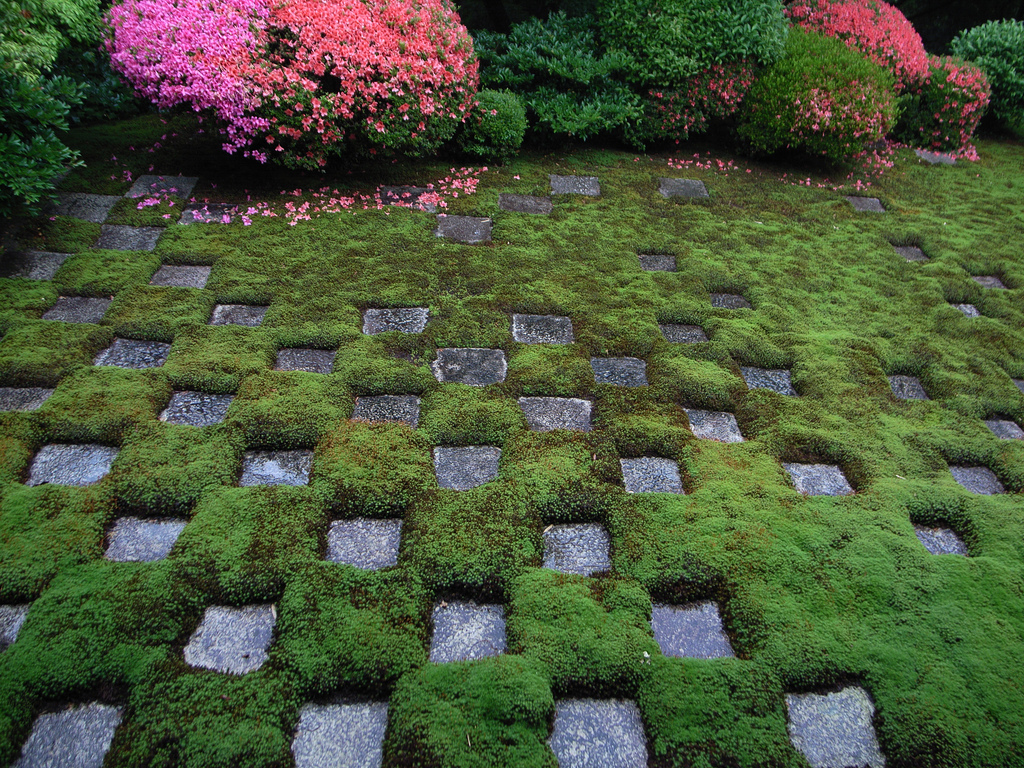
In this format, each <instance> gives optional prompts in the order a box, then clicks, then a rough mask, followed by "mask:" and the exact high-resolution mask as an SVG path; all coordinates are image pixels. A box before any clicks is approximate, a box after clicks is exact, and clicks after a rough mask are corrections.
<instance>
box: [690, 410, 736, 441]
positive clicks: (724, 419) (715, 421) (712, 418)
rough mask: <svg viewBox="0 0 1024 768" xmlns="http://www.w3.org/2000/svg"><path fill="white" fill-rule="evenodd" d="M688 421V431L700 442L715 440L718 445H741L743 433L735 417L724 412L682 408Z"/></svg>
mask: <svg viewBox="0 0 1024 768" xmlns="http://www.w3.org/2000/svg"><path fill="white" fill-rule="evenodd" d="M683 410H684V411H686V418H687V419H689V420H690V431H691V432H693V434H694V436H695V437H699V438H701V439H702V440H717V441H718V442H720V443H742V442H743V433H742V432H740V425H739V424H737V423H736V417H735V416H734V415H733V414H731V413H727V412H726V411H704V410H701V409H699V408H684V409H683Z"/></svg>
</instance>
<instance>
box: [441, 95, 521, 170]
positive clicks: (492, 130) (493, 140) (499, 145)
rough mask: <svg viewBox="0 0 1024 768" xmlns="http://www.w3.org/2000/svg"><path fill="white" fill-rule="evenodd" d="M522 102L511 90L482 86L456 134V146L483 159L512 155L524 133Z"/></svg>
mask: <svg viewBox="0 0 1024 768" xmlns="http://www.w3.org/2000/svg"><path fill="white" fill-rule="evenodd" d="M526 125H527V123H526V103H525V102H524V101H523V99H522V97H520V96H517V95H516V94H514V93H512V92H511V91H492V90H482V91H480V92H479V93H477V95H476V107H475V109H474V110H473V112H472V114H470V115H469V117H467V118H466V122H465V123H464V124H463V126H464V127H463V129H462V131H461V132H460V133H459V136H458V138H457V141H458V146H459V149H461V150H462V151H463V152H465V153H466V154H467V155H472V156H473V157H479V158H482V159H484V160H487V161H504V160H508V159H510V158H512V157H513V156H514V155H515V154H516V153H517V152H518V151H519V147H521V146H522V145H523V136H525V135H526Z"/></svg>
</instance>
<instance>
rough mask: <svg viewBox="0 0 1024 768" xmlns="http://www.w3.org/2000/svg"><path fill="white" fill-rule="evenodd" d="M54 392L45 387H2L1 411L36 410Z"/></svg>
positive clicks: (0, 388)
mask: <svg viewBox="0 0 1024 768" xmlns="http://www.w3.org/2000/svg"><path fill="white" fill-rule="evenodd" d="M52 394H53V390H52V389H44V388H43V387H0V412H2V411H34V410H36V408H38V407H39V406H41V405H42V404H43V403H45V402H46V401H47V400H48V399H49V397H50V395H52Z"/></svg>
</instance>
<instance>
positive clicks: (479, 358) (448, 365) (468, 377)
mask: <svg viewBox="0 0 1024 768" xmlns="http://www.w3.org/2000/svg"><path fill="white" fill-rule="evenodd" d="M430 367H431V369H432V370H433V371H434V377H435V378H436V379H437V380H438V381H440V382H444V383H449V384H469V385H470V386H474V387H485V386H487V385H488V384H497V383H499V382H502V381H504V380H505V373H506V372H507V371H508V363H507V362H506V361H505V353H504V352H503V351H501V350H500V349H478V348H475V347H458V348H447V349H439V350H437V359H436V360H434V362H433V363H431V364H430Z"/></svg>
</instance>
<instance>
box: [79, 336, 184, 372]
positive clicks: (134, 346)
mask: <svg viewBox="0 0 1024 768" xmlns="http://www.w3.org/2000/svg"><path fill="white" fill-rule="evenodd" d="M170 351H171V345H170V344H164V343H162V342H159V341H136V340H135V339H114V343H113V344H111V345H110V346H109V347H107V348H106V349H104V350H103V351H102V352H100V353H99V354H98V355H96V357H95V359H94V360H93V361H92V364H93V365H112V366H115V367H117V368H135V369H142V368H159V367H160V366H161V365H163V364H164V363H165V362H166V361H167V355H168V354H170Z"/></svg>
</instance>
